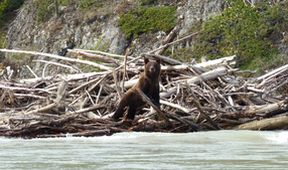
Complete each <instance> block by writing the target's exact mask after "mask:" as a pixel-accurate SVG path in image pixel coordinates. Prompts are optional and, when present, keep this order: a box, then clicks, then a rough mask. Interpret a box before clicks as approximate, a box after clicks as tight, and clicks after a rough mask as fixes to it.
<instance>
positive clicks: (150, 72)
mask: <svg viewBox="0 0 288 170" xmlns="http://www.w3.org/2000/svg"><path fill="white" fill-rule="evenodd" d="M144 62H145V75H146V76H147V77H149V78H151V79H156V78H158V77H159V75H160V71H161V65H160V60H159V59H157V60H156V61H154V60H149V59H147V58H145V59H144Z"/></svg>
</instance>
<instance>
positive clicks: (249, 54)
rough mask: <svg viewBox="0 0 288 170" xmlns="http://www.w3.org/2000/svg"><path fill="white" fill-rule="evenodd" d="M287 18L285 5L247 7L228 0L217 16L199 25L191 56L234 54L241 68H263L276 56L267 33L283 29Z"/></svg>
mask: <svg viewBox="0 0 288 170" xmlns="http://www.w3.org/2000/svg"><path fill="white" fill-rule="evenodd" d="M287 19H288V13H287V8H283V7H282V8H281V7H280V4H278V5H274V6H270V5H268V3H260V4H258V5H257V6H256V7H251V6H249V5H245V4H244V3H243V1H242V0H236V1H230V7H229V8H227V9H225V10H224V11H223V13H222V14H221V15H219V16H216V17H213V18H211V19H210V20H208V21H207V22H205V23H204V24H203V31H202V33H201V34H200V35H199V36H198V37H197V43H196V45H195V47H194V50H193V53H194V56H196V57H201V56H208V57H209V58H210V59H215V58H219V57H223V56H228V55H234V54H236V55H237V56H238V64H239V65H240V67H241V68H243V69H257V68H263V66H265V65H267V63H269V62H270V61H271V60H272V59H273V57H275V56H276V55H277V49H276V48H275V47H274V46H273V42H272V39H271V36H270V35H271V33H280V32H281V31H283V29H285V28H286V27H287Z"/></svg>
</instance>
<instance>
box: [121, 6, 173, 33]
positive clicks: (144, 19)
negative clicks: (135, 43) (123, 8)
mask: <svg viewBox="0 0 288 170" xmlns="http://www.w3.org/2000/svg"><path fill="white" fill-rule="evenodd" d="M119 25H120V29H121V30H122V32H123V33H124V34H125V36H126V38H133V37H134V38H135V37H137V36H139V35H140V34H142V33H148V32H156V31H164V32H168V31H170V30H171V29H172V28H173V27H174V26H175V25H176V8H175V7H169V6H161V7H139V8H137V9H133V10H130V11H129V12H128V13H126V14H122V15H121V16H120V19H119Z"/></svg>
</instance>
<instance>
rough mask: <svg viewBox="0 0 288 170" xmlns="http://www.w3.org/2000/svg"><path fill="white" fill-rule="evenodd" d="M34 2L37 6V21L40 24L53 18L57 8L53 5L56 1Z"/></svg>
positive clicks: (35, 0) (37, 0) (38, 0)
mask: <svg viewBox="0 0 288 170" xmlns="http://www.w3.org/2000/svg"><path fill="white" fill-rule="evenodd" d="M33 2H34V4H35V6H36V19H37V21H38V22H44V21H47V20H48V19H49V18H50V17H51V16H53V12H54V11H55V6H52V4H53V3H54V0H46V1H42V0H34V1H33Z"/></svg>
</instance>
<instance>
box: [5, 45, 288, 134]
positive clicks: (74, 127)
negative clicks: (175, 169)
mask: <svg viewBox="0 0 288 170" xmlns="http://www.w3.org/2000/svg"><path fill="white" fill-rule="evenodd" d="M0 51H1V52H6V53H21V54H23V55H36V56H45V57H50V58H53V59H54V62H52V61H49V62H48V61H45V60H39V61H42V62H48V63H49V64H51V65H55V67H63V68H67V69H75V67H76V66H73V67H72V66H71V65H67V64H64V62H63V61H65V62H66V63H67V62H69V63H74V64H75V63H77V64H85V65H91V66H94V67H97V68H99V69H101V70H104V71H99V72H91V73H77V74H67V75H48V76H43V75H42V76H40V77H38V76H37V74H35V73H34V72H33V71H32V69H31V74H32V75H34V76H35V78H31V79H20V80H13V81H12V80H4V79H3V80H1V81H0V92H1V93H0V98H1V99H0V136H8V137H24V138H33V137H64V136H101V135H111V134H113V133H117V132H124V131H149V132H156V131H157V132H192V131H203V130H218V129H252V130H272V129H287V128H288V116H287V115H288V114H287V113H286V112H287V110H288V105H287V104H288V98H287V95H286V94H285V93H282V94H279V93H278V90H279V89H281V88H282V91H283V89H284V88H285V86H287V82H288V78H287V76H288V71H287V70H288V65H285V66H282V67H280V68H278V69H275V70H273V71H271V72H268V73H266V74H265V75H262V76H260V77H256V78H244V77H241V76H240V74H241V71H239V70H238V69H235V68H233V64H234V63H235V56H230V57H225V58H221V59H217V60H212V61H206V62H203V63H198V64H196V63H182V62H180V61H177V60H175V59H171V58H168V57H164V56H161V55H155V54H151V53H147V54H142V55H140V56H138V57H131V56H127V55H126V56H121V55H115V54H108V53H103V52H99V51H88V50H81V49H75V50H69V54H71V55H72V54H77V55H78V56H79V55H80V56H82V57H85V58H89V59H91V58H92V59H95V60H97V61H98V62H97V63H96V62H91V61H88V60H82V59H79V58H70V57H63V56H57V55H53V54H47V53H38V52H31V51H17V50H6V49H0ZM144 56H145V57H150V58H160V59H161V62H162V72H161V83H160V89H161V90H160V91H161V93H160V96H161V101H160V103H161V110H159V109H156V110H152V109H149V107H150V106H149V105H152V107H153V104H152V103H151V102H150V101H149V99H148V100H147V98H145V95H143V99H144V100H146V101H147V103H148V104H147V107H146V108H144V109H143V110H142V111H141V113H140V114H138V115H137V116H136V118H135V120H133V121H119V122H115V121H113V120H112V119H110V116H111V114H113V112H114V111H115V110H116V107H117V103H118V102H119V99H120V98H121V96H122V95H123V93H124V92H125V91H126V90H127V89H128V88H129V87H131V86H133V84H135V83H136V82H137V78H138V77H139V74H140V72H141V71H143V65H144V64H143V57H144ZM55 60H57V62H55ZM77 70H78V69H77Z"/></svg>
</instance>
